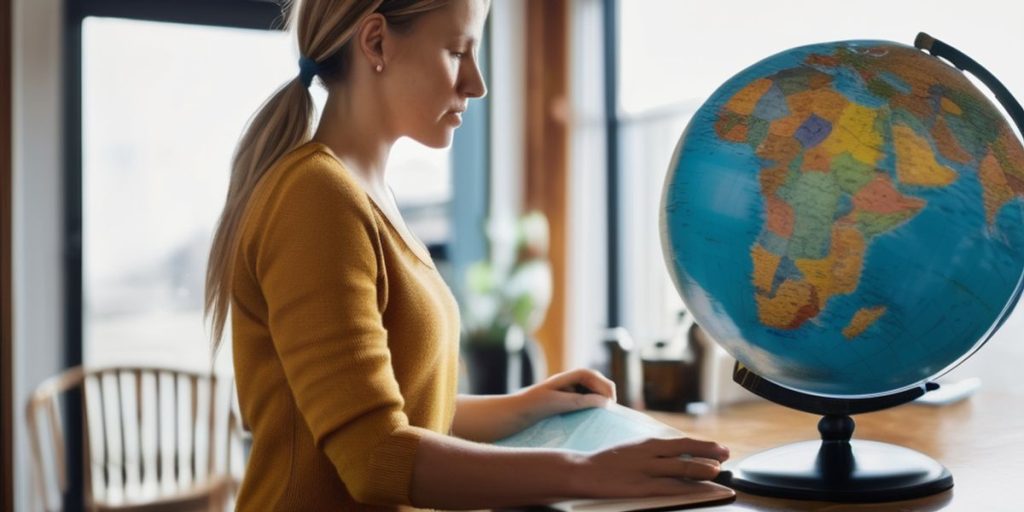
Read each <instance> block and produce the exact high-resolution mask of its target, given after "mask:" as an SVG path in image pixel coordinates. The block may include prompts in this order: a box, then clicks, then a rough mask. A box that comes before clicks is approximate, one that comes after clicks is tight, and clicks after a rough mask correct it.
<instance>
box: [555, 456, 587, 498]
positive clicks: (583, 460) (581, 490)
mask: <svg viewBox="0 0 1024 512" xmlns="http://www.w3.org/2000/svg"><path fill="white" fill-rule="evenodd" d="M562 464H563V466H562V468H563V470H562V471H563V473H562V474H564V475H567V476H568V478H566V479H565V483H566V489H565V493H566V496H567V497H573V498H582V497H589V496H591V494H592V492H593V491H592V489H591V485H592V482H593V480H594V479H593V478H592V477H591V475H590V472H591V468H592V467H593V464H592V461H591V460H590V457H589V456H587V455H585V454H581V453H572V452H570V453H566V454H565V459H564V461H563V462H562Z"/></svg>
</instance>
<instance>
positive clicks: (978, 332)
mask: <svg viewBox="0 0 1024 512" xmlns="http://www.w3.org/2000/svg"><path fill="white" fill-rule="evenodd" d="M972 62H973V61H972ZM1018 108H1019V106H1018ZM1022 194H1024V147H1022V146H1021V143H1020V141H1019V140H1018V138H1017V136H1016V135H1015V133H1014V131H1013V129H1012V128H1011V126H1010V124H1009V123H1008V122H1007V121H1006V119H1005V117H1004V116H1003V114H1002V113H1001V112H1000V111H999V110H998V108H997V107H996V106H995V105H994V104H993V103H992V102H991V101H990V100H989V99H988V97H986V95H985V94H983V93H982V92H981V91H980V90H979V89H978V88H977V87H976V86H975V85H974V84H973V83H972V82H971V81H970V80H968V79H967V78H966V76H965V75H964V74H963V73H961V72H960V71H959V70H957V69H956V68H954V67H953V66H951V65H949V64H947V63H946V62H944V61H942V60H940V59H939V58H937V57H935V56H933V55H929V54H927V53H924V52H922V51H921V50H918V49H917V48H914V47H911V46H906V45H902V44H899V43H893V42H886V41H842V42H833V43H825V44H815V45H811V46H804V47H800V48H795V49H792V50H788V51H784V52H782V53H779V54H776V55H773V56H771V57H768V58H766V59H764V60H762V61H760V62H758V63H756V64H754V65H752V66H750V67H749V68H747V69H745V70H743V71H741V72H740V73H739V74H737V75H735V76H734V77H732V78H731V79H729V80H728V81H727V82H725V83H724V84H723V85H722V86H721V87H719V88H718V90H716V91H715V92H714V93H713V94H712V95H711V97H710V98H709V99H708V100H707V101H706V102H705V103H704V104H703V106H701V107H700V108H699V109H698V110H697V112H696V113H695V115H694V116H693V118H692V120H691V121H690V123H689V125H688V126H687V128H686V130H685V132H684V133H683V135H682V138H681V139H680V141H679V143H678V146H677V147H676V151H675V154H674V156H673V158H672V161H671V164H670V166H669V169H668V173H667V176H666V179H665V185H664V193H663V199H662V208H661V234H662V247H663V250H664V254H665V260H666V263H667V266H668V269H669V272H670V274H671V275H672V278H673V281H674V282H675V284H676V287H677V290H678V291H679V293H680V295H681V296H682V298H683V301H684V303H685V305H686V307H687V309H688V310H689V311H690V312H691V313H692V314H693V315H694V318H695V319H696V321H697V323H698V324H699V325H700V326H701V327H702V328H703V329H704V330H706V331H707V333H708V334H709V335H710V336H711V337H712V338H713V339H714V340H715V341H717V342H718V343H719V344H720V345H721V346H722V347H723V348H725V349H726V350H727V351H728V352H729V353H730V354H731V355H732V356H734V357H735V358H736V359H737V360H738V362H739V363H740V364H742V365H743V366H745V367H746V368H748V369H749V370H750V371H752V372H753V373H755V374H757V375H758V376H760V377H762V378H764V379H767V380H769V381H771V382H773V383H775V384H777V385H779V386H782V387H783V388H786V389H788V390H793V391H796V392H799V393H803V394H808V395H813V396H821V397H833V398H845V397H855V398H870V397H877V396H883V395H887V394H892V393H896V392H899V391H901V390H907V389H909V388H912V387H915V386H921V385H922V383H925V382H927V381H929V380H931V379H934V378H935V377H936V376H937V375H941V374H942V373H944V372H946V371H948V370H949V369H951V368H952V367H954V366H956V365H957V364H959V363H960V362H962V361H963V360H964V359H965V358H966V357H968V356H970V355H971V354H972V353H973V352H974V351H975V350H977V348H979V347H980V346H981V345H982V344H983V343H984V342H985V341H986V340H987V339H988V338H989V337H990V336H991V335H992V333H993V332H994V331H995V329H997V328H998V326H999V325H1000V324H1001V323H1002V322H1003V321H1004V320H1005V319H1006V317H1007V316H1008V315H1009V313H1010V311H1011V310H1012V309H1013V306H1014V304H1015V303H1016V301H1017V298H1018V296H1019V294H1020V288H1021V285H1020V283H1021V276H1022V270H1024V208H1022V202H1021V195H1022ZM950 485H951V484H950Z"/></svg>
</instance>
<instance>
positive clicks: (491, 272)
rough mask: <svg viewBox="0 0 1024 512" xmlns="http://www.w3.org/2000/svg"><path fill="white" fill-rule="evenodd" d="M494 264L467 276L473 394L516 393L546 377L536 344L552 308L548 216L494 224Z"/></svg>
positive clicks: (466, 328)
mask: <svg viewBox="0 0 1024 512" xmlns="http://www.w3.org/2000/svg"><path fill="white" fill-rule="evenodd" d="M487 234H488V239H489V242H490V258H488V259H486V260H482V261H478V262H476V263H474V264H472V265H470V267H469V268H468V269H467V271H466V280H465V283H466V289H465V294H464V299H465V300H464V302H465V304H464V308H463V322H462V325H463V335H462V340H463V343H462V353H463V357H464V359H465V361H466V363H467V366H468V368H467V371H468V373H469V381H470V391H471V392H473V393H476V394H497V393H506V392H509V391H513V390H514V389H516V388H518V387H519V386H522V385H527V384H530V383H532V381H534V380H536V378H537V377H538V376H540V375H541V374H543V373H546V370H545V369H544V366H545V365H544V359H543V356H542V353H541V352H540V350H539V347H537V345H536V343H535V342H534V341H533V340H532V337H531V335H532V333H533V332H534V331H535V330H536V329H537V327H539V326H540V324H541V322H542V321H543V320H544V315H545V314H546V313H547V309H548V306H549V305H550V303H551V292H552V279H551V264H550V263H549V261H548V258H547V257H548V240H549V228H548V221H547V218H546V217H545V216H544V214H543V213H540V212H537V211H533V212H529V213H526V214H525V215H523V216H522V217H520V218H519V219H518V220H517V221H516V222H514V223H505V224H504V225H503V224H502V223H500V222H489V223H488V230H487Z"/></svg>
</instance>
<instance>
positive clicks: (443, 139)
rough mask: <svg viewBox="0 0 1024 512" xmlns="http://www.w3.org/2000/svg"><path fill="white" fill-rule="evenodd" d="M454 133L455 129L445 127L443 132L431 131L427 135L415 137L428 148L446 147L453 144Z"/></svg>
mask: <svg viewBox="0 0 1024 512" xmlns="http://www.w3.org/2000/svg"><path fill="white" fill-rule="evenodd" d="M454 134H455V130H450V129H445V130H444V131H442V132H438V133H430V134H427V136H425V137H415V138H414V139H415V140H416V142H419V143H420V144H423V145H424V146H427V147H428V148H434V149H444V148H447V147H448V146H451V145H452V137H453V135H454Z"/></svg>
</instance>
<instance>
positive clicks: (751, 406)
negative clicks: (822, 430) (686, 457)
mask: <svg viewBox="0 0 1024 512" xmlns="http://www.w3.org/2000/svg"><path fill="white" fill-rule="evenodd" d="M648 413H649V414H650V415H651V416H653V417H654V418H657V419H658V420H660V421H662V422H665V423H667V424H669V425H672V426H674V427H676V428H678V429H680V430H682V431H683V432H686V433H687V434H688V435H690V436H692V437H697V438H704V439H713V440H715V441H718V442H720V443H722V444H725V445H726V446H728V447H729V449H730V450H731V452H732V459H731V461H738V460H740V459H742V458H743V457H745V456H747V455H751V454H753V453H756V452H759V451H762V450H766V449H769V448H774V447H776V446H779V445H782V444H786V443H791V442H796V441H806V440H812V439H818V438H819V436H818V430H817V424H818V419H819V418H820V417H819V416H814V415H811V414H806V413H802V412H798V411H794V410H792V409H787V408H785V407H782V406H780V405H775V404H773V403H768V402H753V403H747V404H740V405H735V406H732V407H728V408H725V409H722V410H720V411H717V412H714V413H711V414H707V415H705V416H699V417H694V416H687V415H682V414H671V413H659V412H652V411H648ZM853 418H854V420H855V421H856V423H857V427H856V430H855V431H854V434H853V438H854V439H862V440H872V441H881V442H887V443H892V444H898V445H901V446H904V447H907V448H911V449H914V450H918V451H920V452H922V453H924V454H926V455H929V456H931V457H932V458H934V459H936V460H937V461H939V462H940V463H942V464H943V465H945V466H946V467H947V468H949V470H950V472H952V473H953V482H954V486H953V489H952V490H950V491H948V492H943V493H940V494H937V495H932V496H929V497H925V498H919V499H915V500H906V501H899V502H889V503H880V504H841V503H828V502H818V501H798V500H785V499H778V498H765V497H761V496H755V495H751V494H746V493H740V492H738V493H737V498H736V501H735V502H734V503H733V504H731V505H726V506H721V507H714V508H713V510H722V511H725V510H730V511H732V510H736V511H738V510H771V511H776V510H828V511H830V512H833V511H842V510H939V509H948V510H965V511H990V510H993V511H994V510H1007V511H1011V510H1013V511H1021V510H1024V496H1022V495H1021V494H1019V493H1020V491H1021V490H1024V389H1022V390H1019V391H1013V392H1006V391H997V390H991V389H987V388H984V387H983V388H982V389H980V390H978V392H977V393H975V394H974V395H973V396H972V397H970V398H969V399H967V400H964V401H961V402H959V403H956V404H953V405H946V406H937V407H936V406H926V405H917V404H908V405H903V406H900V407H895V408H892V409H888V410H885V411H880V412H874V413H869V414H860V415H857V416H854V417H853ZM725 467H726V468H728V467H729V464H728V463H727V464H726V466H725Z"/></svg>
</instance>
